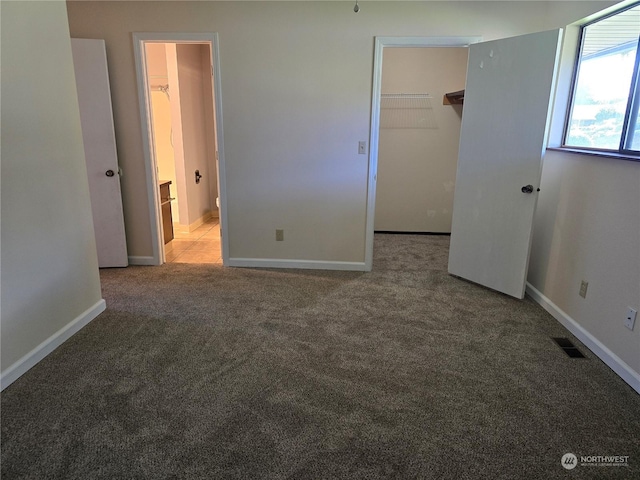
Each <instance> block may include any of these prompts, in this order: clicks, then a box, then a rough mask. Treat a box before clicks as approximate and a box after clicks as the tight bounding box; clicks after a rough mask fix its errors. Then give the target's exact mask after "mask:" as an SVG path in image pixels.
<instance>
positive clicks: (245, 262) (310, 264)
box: [225, 258, 365, 272]
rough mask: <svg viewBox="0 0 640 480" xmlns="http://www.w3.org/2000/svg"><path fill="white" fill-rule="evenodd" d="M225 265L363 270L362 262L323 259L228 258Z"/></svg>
mask: <svg viewBox="0 0 640 480" xmlns="http://www.w3.org/2000/svg"><path fill="white" fill-rule="evenodd" d="M225 266H229V267H252V268H301V269H308V270H350V271H356V272H363V271H365V263H364V262H329V261H324V260H287V259H265V258H230V259H229V261H228V262H226V263H225Z"/></svg>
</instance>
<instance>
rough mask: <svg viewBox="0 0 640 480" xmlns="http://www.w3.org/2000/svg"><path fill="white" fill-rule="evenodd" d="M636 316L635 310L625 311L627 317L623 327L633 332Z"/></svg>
mask: <svg viewBox="0 0 640 480" xmlns="http://www.w3.org/2000/svg"><path fill="white" fill-rule="evenodd" d="M637 314H638V311H637V310H634V309H633V308H631V307H629V308H628V309H627V316H626V317H625V318H624V326H625V327H627V328H628V329H629V330H633V327H634V326H635V324H636V315H637Z"/></svg>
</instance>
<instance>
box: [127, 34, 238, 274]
mask: <svg viewBox="0 0 640 480" xmlns="http://www.w3.org/2000/svg"><path fill="white" fill-rule="evenodd" d="M134 46H135V54H136V66H137V73H138V89H139V92H140V99H141V120H142V130H143V138H144V140H145V143H144V147H145V156H146V165H147V177H148V178H147V180H148V181H147V184H148V188H149V205H150V213H151V214H150V219H151V231H152V243H153V254H154V255H153V258H154V262H153V264H155V265H160V264H162V263H165V262H179V263H221V264H224V262H225V258H226V252H227V250H228V249H227V248H226V246H227V242H226V229H225V228H224V225H225V223H226V222H225V221H226V209H225V204H226V202H225V190H224V156H223V152H222V141H221V140H222V118H221V104H220V92H221V90H220V78H219V60H218V59H219V55H217V51H218V48H217V35H216V34H166V33H160V34H134Z"/></svg>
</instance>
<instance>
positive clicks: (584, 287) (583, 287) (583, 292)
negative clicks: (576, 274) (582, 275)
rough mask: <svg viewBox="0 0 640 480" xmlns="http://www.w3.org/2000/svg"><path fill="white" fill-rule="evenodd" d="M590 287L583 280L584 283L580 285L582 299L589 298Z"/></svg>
mask: <svg viewBox="0 0 640 480" xmlns="http://www.w3.org/2000/svg"><path fill="white" fill-rule="evenodd" d="M588 286H589V282H585V281H584V280H582V283H580V296H581V297H582V298H587V287H588Z"/></svg>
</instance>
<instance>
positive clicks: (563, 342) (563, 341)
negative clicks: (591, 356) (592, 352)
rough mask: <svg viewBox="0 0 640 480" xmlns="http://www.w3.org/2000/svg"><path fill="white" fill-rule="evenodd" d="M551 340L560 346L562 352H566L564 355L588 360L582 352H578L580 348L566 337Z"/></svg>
mask: <svg viewBox="0 0 640 480" xmlns="http://www.w3.org/2000/svg"><path fill="white" fill-rule="evenodd" d="M551 339H552V340H553V341H554V342H556V343H557V344H558V346H559V347H560V348H561V349H562V350H564V353H566V354H567V355H568V356H569V357H571V358H586V357H585V356H584V355H583V354H582V352H581V351H580V350H578V348H577V347H576V346H575V345H574V344H573V342H571V340H569V339H568V338H565V337H552V338H551Z"/></svg>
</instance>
